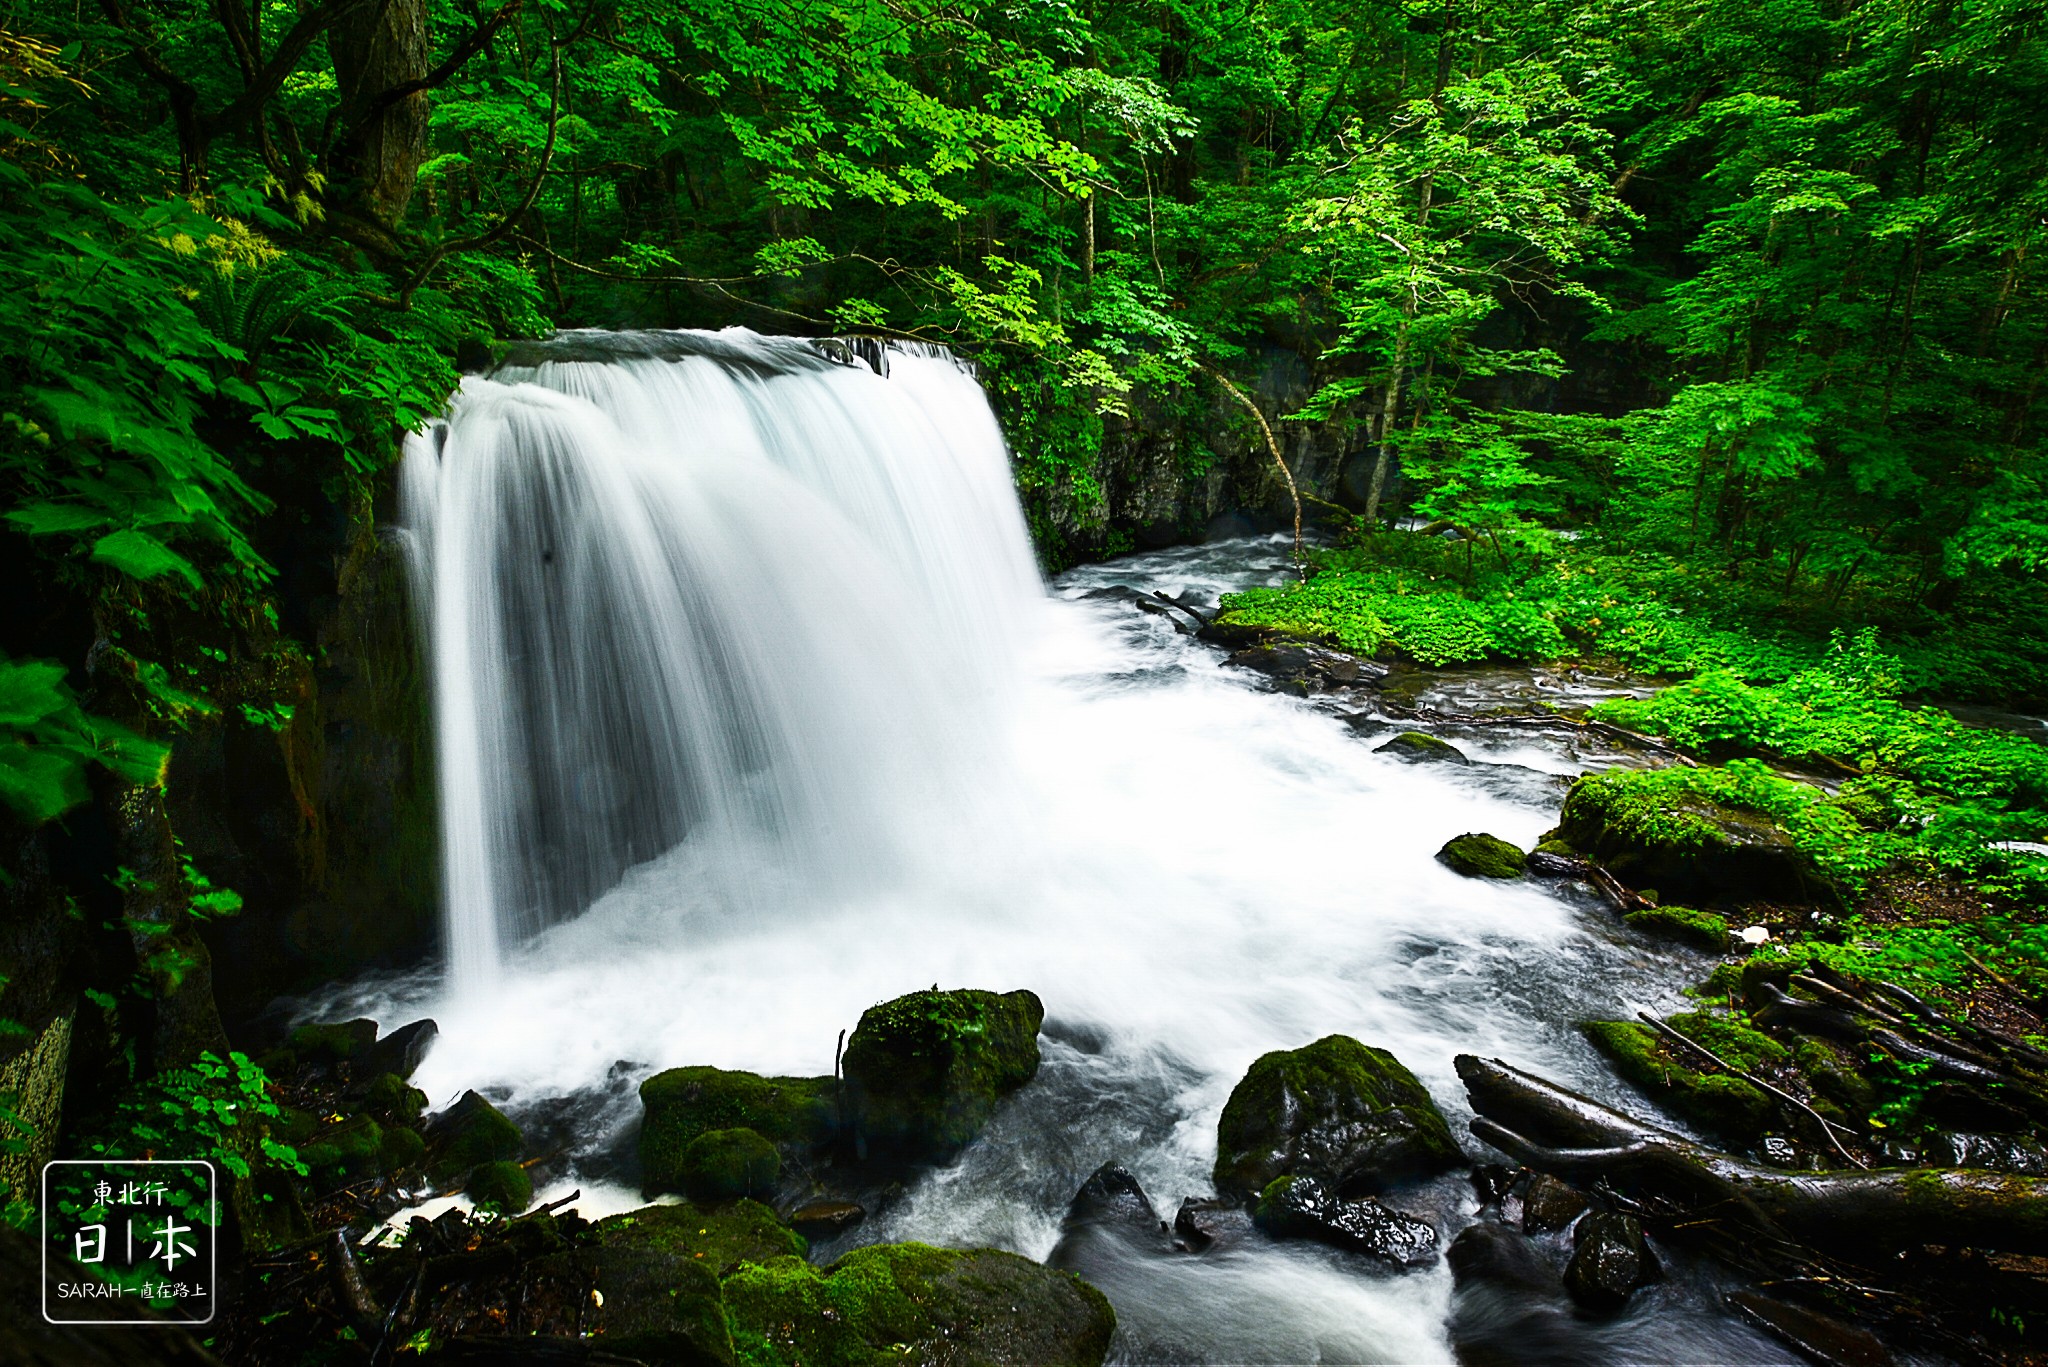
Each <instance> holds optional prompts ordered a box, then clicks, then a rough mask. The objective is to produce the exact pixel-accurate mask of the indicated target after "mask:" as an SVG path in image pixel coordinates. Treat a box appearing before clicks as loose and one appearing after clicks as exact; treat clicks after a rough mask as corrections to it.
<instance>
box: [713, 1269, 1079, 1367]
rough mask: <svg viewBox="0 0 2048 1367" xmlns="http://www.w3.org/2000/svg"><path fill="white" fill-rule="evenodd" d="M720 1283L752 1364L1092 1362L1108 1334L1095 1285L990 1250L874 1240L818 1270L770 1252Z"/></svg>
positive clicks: (1074, 1366) (1062, 1366)
mask: <svg viewBox="0 0 2048 1367" xmlns="http://www.w3.org/2000/svg"><path fill="white" fill-rule="evenodd" d="M724 1289H725V1301H726V1314H727V1317H728V1319H729V1321H730V1322H731V1324H732V1330H733V1340H734V1347H735V1349H736V1350H737V1352H738V1355H739V1357H740V1359H741V1360H742V1361H744V1362H746V1363H748V1364H750V1367H752V1365H754V1364H759V1365H760V1367H770V1365H771V1364H772V1365H774V1367H781V1365H782V1364H787V1365H788V1367H797V1365H798V1364H812V1363H849V1364H852V1363H863V1364H865V1363H876V1364H880V1363H884V1362H960V1363H984V1364H1011V1363H1014V1364H1018V1367H1096V1364H1098V1363H1100V1362H1101V1361H1102V1360H1103V1357H1104V1356H1105V1355H1106V1354H1107V1353H1108V1351H1109V1341H1110V1336H1111V1335H1112V1334H1113V1333H1114V1332H1115V1331H1116V1313H1115V1312H1114V1311H1113V1310H1111V1309H1110V1305H1109V1301H1108V1300H1107V1299H1106V1298H1104V1296H1103V1295H1102V1293H1101V1292H1099V1291H1097V1290H1096V1289H1095V1288H1094V1287H1092V1286H1090V1285H1088V1284H1087V1283H1086V1282H1084V1281H1082V1280H1081V1279H1080V1278H1079V1277H1076V1276H1074V1275H1073V1274H1072V1273H1069V1272H1056V1271H1054V1270H1052V1269H1051V1268H1047V1267H1042V1266H1040V1265H1039V1264H1037V1263H1034V1262H1032V1261H1031V1260H1030V1259H1028V1258H1020V1257H1018V1256H1017V1255H1016V1254H1014V1253H1000V1252H997V1251H995V1250H993V1249H969V1250H959V1249H945V1248H931V1247H928V1246H926V1245H924V1244H877V1245H873V1246H871V1247H868V1248H859V1249H855V1250H854V1251H853V1252H851V1253H848V1254H847V1255H846V1256H845V1257H843V1258H841V1259H839V1261H837V1262H835V1263H833V1264H832V1265H831V1266H830V1267H827V1268H824V1269H822V1270H820V1269H819V1268H816V1267H813V1266H811V1265H810V1264H809V1263H806V1262H804V1261H803V1260H801V1259H799V1258H777V1259H774V1260H772V1261H770V1262H767V1263H763V1264H757V1265H749V1266H745V1267H742V1268H740V1269H739V1270H738V1271H737V1272H735V1273H733V1274H732V1275H731V1276H729V1277H727V1278H726V1279H725V1288H724Z"/></svg>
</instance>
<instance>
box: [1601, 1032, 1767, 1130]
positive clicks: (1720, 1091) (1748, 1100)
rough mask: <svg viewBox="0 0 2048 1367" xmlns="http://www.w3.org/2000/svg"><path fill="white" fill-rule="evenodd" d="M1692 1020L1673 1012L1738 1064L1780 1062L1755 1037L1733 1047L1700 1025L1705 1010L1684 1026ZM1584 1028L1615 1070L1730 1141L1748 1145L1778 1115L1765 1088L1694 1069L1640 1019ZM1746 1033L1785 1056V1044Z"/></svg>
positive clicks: (1650, 1094)
mask: <svg viewBox="0 0 2048 1367" xmlns="http://www.w3.org/2000/svg"><path fill="white" fill-rule="evenodd" d="M1688 1019H1689V1018H1688V1017H1685V1016H1674V1017H1672V1018H1671V1023H1672V1025H1673V1026H1674V1027H1675V1028H1677V1029H1678V1030H1679V1031H1680V1032H1681V1033H1683V1034H1687V1035H1691V1036H1693V1037H1694V1038H1698V1039H1699V1040H1700V1042H1701V1043H1702V1044H1705V1045H1706V1046H1707V1047H1708V1048H1710V1049H1712V1050H1714V1052H1715V1053H1717V1054H1719V1055H1721V1057H1722V1058H1725V1059H1727V1060H1728V1061H1729V1062H1730V1063H1731V1064H1733V1065H1735V1066H1736V1067H1738V1068H1742V1069H1745V1070H1748V1069H1750V1068H1753V1067H1755V1066H1756V1065H1757V1064H1758V1063H1762V1062H1770V1061H1775V1060H1773V1059H1771V1058H1770V1057H1769V1056H1768V1054H1767V1053H1765V1052H1764V1051H1762V1050H1761V1049H1760V1048H1757V1047H1756V1046H1755V1045H1754V1041H1742V1040H1738V1041H1737V1042H1739V1043H1744V1044H1748V1045H1749V1046H1750V1048H1747V1049H1745V1048H1731V1047H1729V1046H1730V1039H1729V1038H1727V1037H1725V1036H1724V1034H1723V1033H1721V1032H1715V1031H1710V1030H1707V1029H1704V1028H1702V1027H1700V1026H1699V1025H1698V1024H1697V1021H1698V1020H1700V1019H1702V1017H1701V1015H1700V1013H1694V1014H1693V1016H1692V1017H1691V1018H1690V1019H1691V1021H1692V1022H1694V1024H1693V1028H1692V1029H1687V1028H1686V1026H1685V1025H1684V1024H1681V1022H1683V1021H1687V1020H1688ZM1579 1028H1580V1029H1581V1030H1582V1031H1583V1032H1584V1033H1585V1035H1586V1038H1587V1039H1588V1040H1590V1041H1591V1042H1592V1044H1593V1047H1594V1048H1596V1049H1598V1050H1599V1051H1600V1052H1601V1053H1602V1054H1604V1055H1606V1056H1607V1059H1608V1061H1609V1062H1611V1063H1612V1064H1613V1065H1614V1070H1615V1071H1616V1072H1617V1073H1619V1074H1621V1076H1622V1077H1623V1078H1625V1079H1627V1080H1628V1081H1629V1082H1631V1083H1633V1084H1634V1085H1635V1086H1636V1087H1637V1088H1638V1089H1639V1090H1640V1091H1642V1092H1643V1094H1644V1095H1646V1096H1648V1097H1650V1098H1651V1099H1652V1100H1654V1101H1656V1102H1658V1103H1660V1104H1662V1105H1664V1106H1666V1107H1669V1108H1670V1109H1671V1110H1673V1111H1675V1112H1677V1113H1678V1114H1679V1115H1682V1116H1684V1117H1685V1118H1686V1119H1688V1120H1690V1121H1692V1122H1693V1123H1694V1124H1697V1125H1699V1126H1700V1127H1701V1128H1703V1129H1706V1130H1709V1131H1711V1132H1713V1133H1714V1134H1715V1135H1716V1136H1718V1137H1719V1138H1720V1139H1722V1140H1724V1141H1726V1142H1728V1143H1732V1144H1736V1145H1740V1146H1745V1147H1746V1146H1748V1145H1751V1144H1754V1143H1755V1142H1756V1141H1757V1140H1758V1139H1759V1138H1760V1137H1761V1136H1762V1134H1763V1133H1764V1131H1765V1130H1766V1129H1768V1128H1769V1127H1770V1125H1771V1124H1772V1122H1773V1120H1774V1119H1775V1117H1776V1115H1777V1109H1776V1103H1775V1102H1773V1101H1772V1099H1771V1098H1770V1097H1769V1096H1768V1095H1766V1094H1765V1093H1764V1092H1762V1091H1760V1090H1759V1089H1757V1088H1756V1087H1753V1086H1751V1085H1750V1084H1749V1083H1747V1082H1744V1081H1743V1080H1742V1079H1741V1078H1739V1077H1730V1076H1728V1075H1727V1074H1725V1073H1718V1072H1715V1073H1703V1072H1700V1071H1698V1070H1696V1069H1694V1068H1692V1067H1690V1066H1689V1065H1688V1063H1687V1062H1686V1061H1684V1060H1681V1059H1679V1058H1677V1057H1676V1054H1677V1053H1678V1052H1679V1051H1678V1049H1677V1047H1676V1046H1667V1045H1666V1044H1665V1043H1664V1041H1663V1040H1662V1039H1661V1038H1660V1037H1659V1036H1658V1035H1657V1033H1656V1032H1655V1031H1653V1030H1651V1029H1650V1028H1649V1027H1648V1026H1646V1025H1644V1024H1642V1023H1641V1022H1640V1021H1586V1022H1583V1023H1582V1024H1581V1025H1580V1027H1579ZM1737 1029H1742V1028H1741V1027H1737ZM1742 1033H1743V1034H1744V1035H1750V1036H1754V1037H1755V1040H1760V1041H1762V1043H1763V1044H1764V1045H1768V1046H1769V1047H1770V1048H1771V1049H1774V1050H1776V1056H1777V1058H1780V1059H1782V1058H1783V1057H1785V1048H1784V1046H1783V1045H1781V1044H1779V1043H1778V1042H1777V1041H1776V1040H1773V1039H1771V1038H1770V1037H1769V1036H1767V1035H1761V1034H1757V1033H1756V1032H1755V1031H1752V1030H1746V1029H1742Z"/></svg>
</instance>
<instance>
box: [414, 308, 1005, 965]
mask: <svg viewBox="0 0 2048 1367" xmlns="http://www.w3.org/2000/svg"><path fill="white" fill-rule="evenodd" d="M401 505H402V506H401V523H402V525H403V526H404V527H405V528H406V529H407V531H408V532H409V534H410V537H411V539H412V542H413V545H414V550H415V561H416V567H417V572H418V576H419V583H420V586H421V590H422V591H421V593H420V594H419V598H420V600H421V603H422V618H423V622H422V628H423V631H424V634H425V638H426V640H427V641H428V644H429V650H428V654H429V657H430V660H431V668H432V676H433V699H434V711H435V724H436V733H437V736H438V749H437V763H438V766H439V773H438V778H439V785H440V795H441V822H442V849H443V875H442V876H443V881H444V900H445V907H446V922H447V940H448V954H449V963H450V971H451V974H452V977H453V980H454V983H455V985H456V986H457V988H458V989H461V990H468V989H474V988H476V987H479V986H482V985H487V984H489V983H490V982H492V981H493V980H494V978H495V975H496V974H497V972H498V968H499V965H500V963H501V961H502V960H503V958H504V957H505V956H506V955H507V954H509V953H511V952H513V950H514V948H515V947H516V946H517V945H519V944H521V943H523V942H525V941H527V940H528V939H530V938H531V937H532V936H534V935H535V934H536V933H538V932H540V931H542V930H544V929H545V928H547V927H548V926H550V925H553V924H555V923H557V922H560V921H564V920H566V919H568V918H571V917H574V916H575V915H577V914H578V913H579V912H581V911H582V910H583V909H584V908H586V907H587V906H589V904H590V903H591V902H592V901H593V900H594V899H596V898H597V897H598V896H600V895H601V894H603V893H604V892H605V891H606V890H607V889H609V888H611V887H612V886H614V885H615V884H617V883H618V882H619V881H620V880H621V878H622V877H624V876H626V875H627V873H628V871H629V870H631V869H632V868H633V867H634V866H636V865H640V864H643V863H645V862H646V861H649V860H652V859H655V858H657V857H659V856H662V855H664V854H666V853H668V852H670V851H672V850H675V849H677V848H678V847H681V846H684V845H687V846H688V847H689V849H690V852H691V860H690V865H689V867H690V871H691V872H690V879H689V882H690V888H691V892H692V894H693V895H691V896H689V897H687V898H683V899H679V906H678V909H677V916H678V918H679V919H680V920H682V921H684V922H687V920H688V918H689V917H690V916H692V915H702V916H714V915H724V916H731V915H734V914H738V915H747V916H752V915H772V914H774V912H775V910H776V901H777V896H776V890H777V888H779V887H789V886H797V885H801V886H803V887H805V888H806V889H809V890H813V891H815V890H819V889H823V890H832V889H845V890H847V891H848V892H849V893H851V892H853V891H856V890H858V889H860V888H863V887H871V886H874V885H876V884H877V882H878V881H882V880H887V879H890V878H891V877H892V876H897V875H899V874H900V871H901V868H902V866H903V865H904V863H905V862H906V861H912V860H915V859H917V858H918V857H919V847H920V845H921V844H922V843H924V842H927V841H929V840H931V839H933V838H934V836H933V831H934V830H935V829H937V828H936V827H935V826H934V824H933V823H934V820H935V819H936V818H937V817H938V816H941V815H944V816H945V817H946V819H947V820H949V821H957V820H958V816H959V813H960V812H961V810H962V809H963V808H967V807H972V806H973V805H974V804H975V803H977V802H979V801H982V800H984V799H986V798H988V797H989V796H990V794H989V788H990V787H991V785H992V783H993V780H992V779H991V778H990V774H991V771H993V770H996V769H997V768H998V767H999V766H996V765H992V764H989V763H986V762H985V760H986V753H985V746H986V744H987V738H988V736H989V735H990V734H991V732H992V730H993V728H994V727H995V726H996V725H997V724H998V721H999V718H1000V716H1001V714H1002V712H1003V710H1004V709H1005V708H1006V706H1007V703H1006V696H1005V695H1006V693H1007V691H1008V689H1009V688H1010V687H1011V682H1012V678H1013V675H1014V673H1015V668H1014V664H1013V661H1012V660H1011V658H1010V657H1011V653H1012V651H1013V648H1014V642H1015V638H1016V635H1017V631H1018V627H1019V624H1020V621H1021V619H1022V618H1023V617H1024V615H1025V613H1026V612H1027V611H1028V608H1029V605H1030V604H1031V602H1032V600H1033V599H1034V598H1036V597H1038V596H1040V595H1041V594H1042V586H1041V584H1040V581H1039V579H1038V575H1037V571H1036V568H1035V566H1034V564H1033V561H1032V555H1031V548H1030V543H1029V539H1028V537H1027V535H1026V532H1025V528H1024V522H1023V517H1022V514H1021V512H1020V510H1019V508H1018V505H1017V500H1016V495H1015V492H1014V490H1013V488H1012V486H1011V483H1010V471H1009V463H1008V458H1007V452H1006V450H1005V448H1004V444H1003V438H1002V433H1001V430H1000V428H999V427H998V425H997V423H996V421H995V417H994V415H993V414H992V413H991V412H990V410H989V407H988V403H987V401H986V399H985V397H984V396H983V394H982V392H981V390H980V387H979V386H978V384H977V383H976V382H975V380H974V378H973V376H972V375H971V374H970V373H969V372H968V371H967V370H966V369H965V368H964V367H962V366H961V365H960V364H959V363H958V362H957V361H955V360H954V358H952V357H951V356H950V355H949V354H947V353H946V352H944V351H943V350H940V349H938V348H927V347H912V346H902V345H894V344H892V345H889V346H887V347H882V346H877V345H874V344H867V345H863V346H860V347H850V346H848V345H846V344H843V343H840V344H832V343H813V342H808V341H804V340H801V339H795V338H773V337H763V336H759V335H757V334H755V333H752V332H748V331H746V330H744V329H738V328H729V329H727V330H725V331H723V332H719V333H702V332H660V333H620V334H611V333H567V334H562V335H560V336H558V337H557V338H556V339H555V340H554V341H552V342H548V343H540V344H531V345H527V346H523V347H521V348H520V349H519V350H518V351H516V352H515V353H514V354H513V355H512V356H511V357H510V358H508V360H507V363H506V364H505V365H504V366H501V367H500V368H499V369H498V370H497V371H496V372H495V373H494V374H493V375H492V376H491V377H490V378H487V379H486V378H471V379H467V380H465V381H464V382H463V385H462V388H461V391H460V392H459V393H458V394H457V395H456V397H455V399H454V401H453V403H452V404H451V406H450V411H449V413H448V415H447V418H446V419H445V421H443V422H441V423H438V424H435V425H434V426H432V427H431V428H429V429H428V430H426V431H424V432H422V433H420V434H418V435H416V436H415V437H413V438H412V439H411V441H410V442H409V443H408V446H407V450H406V455H405V459H404V466H403V470H402V474H401ZM948 829H953V828H948Z"/></svg>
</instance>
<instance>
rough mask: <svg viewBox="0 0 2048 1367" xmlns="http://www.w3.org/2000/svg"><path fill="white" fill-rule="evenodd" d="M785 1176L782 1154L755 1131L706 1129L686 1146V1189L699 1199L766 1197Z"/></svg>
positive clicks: (771, 1193)
mask: <svg viewBox="0 0 2048 1367" xmlns="http://www.w3.org/2000/svg"><path fill="white" fill-rule="evenodd" d="M781 1175H782V1156H781V1155H780V1154H778V1153H777V1152H776V1151H775V1146H774V1145H773V1144H771V1143H769V1142H768V1141H767V1140H765V1139H763V1138H762V1137H761V1136H760V1135H758V1134H756V1133H754V1132H753V1131H752V1130H749V1129H745V1128H741V1129H735V1130H706V1131H704V1133H702V1134H700V1135H698V1136H697V1137H696V1138H695V1139H692V1140H691V1141H690V1142H689V1144H688V1145H687V1146H685V1147H684V1149H683V1158H682V1182H683V1190H684V1191H686V1192H688V1193H689V1194H690V1196H691V1197H692V1198H694V1199H696V1200H700V1201H728V1200H731V1199H732V1198H733V1197H735V1196H752V1197H756V1198H763V1199H765V1198H766V1197H768V1196H771V1195H773V1194H774V1191H775V1179H776V1178H778V1177H780V1176H781Z"/></svg>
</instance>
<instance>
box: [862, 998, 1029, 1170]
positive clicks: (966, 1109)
mask: <svg viewBox="0 0 2048 1367" xmlns="http://www.w3.org/2000/svg"><path fill="white" fill-rule="evenodd" d="M1044 1021H1045V1006H1044V1005H1043V1004H1042V1003H1041V1002H1040V1001H1039V1000H1038V997H1037V996H1036V994H1034V993H1031V992H1022V991H1019V992H1006V993H1001V994H998V993H994V992H983V991H976V990H963V991H957V992H940V991H937V990H936V989H934V990H932V991H927V992H912V993H910V994H909V995H908V996H903V997H898V998H896V999H895V1000H893V1001H887V1002H883V1003H882V1004H881V1005H880V1006H871V1007H869V1008H868V1009H867V1011H866V1012H864V1013H863V1014H862V1015H861V1018H860V1025H859V1026H858V1027H857V1028H855V1030H854V1032H853V1037H852V1038H851V1039H849V1040H848V1041H847V1043H846V1060H845V1072H846V1088H847V1101H848V1107H849V1110H850V1113H851V1116H852V1119H853V1122H854V1126H855V1129H854V1133H855V1137H856V1140H857V1142H858V1143H859V1144H861V1146H862V1147H863V1149H864V1150H873V1151H875V1152H876V1153H878V1154H879V1155H886V1156H890V1157H895V1158H903V1159H940V1158H945V1157H948V1156H950V1155H951V1154H954V1153H957V1152H958V1151H959V1150H960V1149H962V1148H963V1147H965V1146H966V1144H967V1143H968V1141H970V1140H972V1139H973V1138H974V1137H975V1136H976V1135H977V1134H979V1133H981V1129H982V1126H984V1125H986V1124H987V1123H988V1121H989V1118H990V1117H991V1116H993V1115H994V1114H995V1110H996V1103H997V1102H999V1101H1001V1100H1002V1098H1003V1097H1005V1096H1007V1095H1008V1094H1009V1093H1011V1092H1013V1091H1015V1090H1016V1089H1017V1088H1019V1087H1021V1086H1023V1085H1024V1084H1025V1083H1027V1082H1029V1081H1030V1080H1031V1079H1032V1078H1033V1077H1035V1076H1037V1073H1038V1027H1039V1026H1040V1025H1041V1024H1043V1023H1044Z"/></svg>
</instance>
